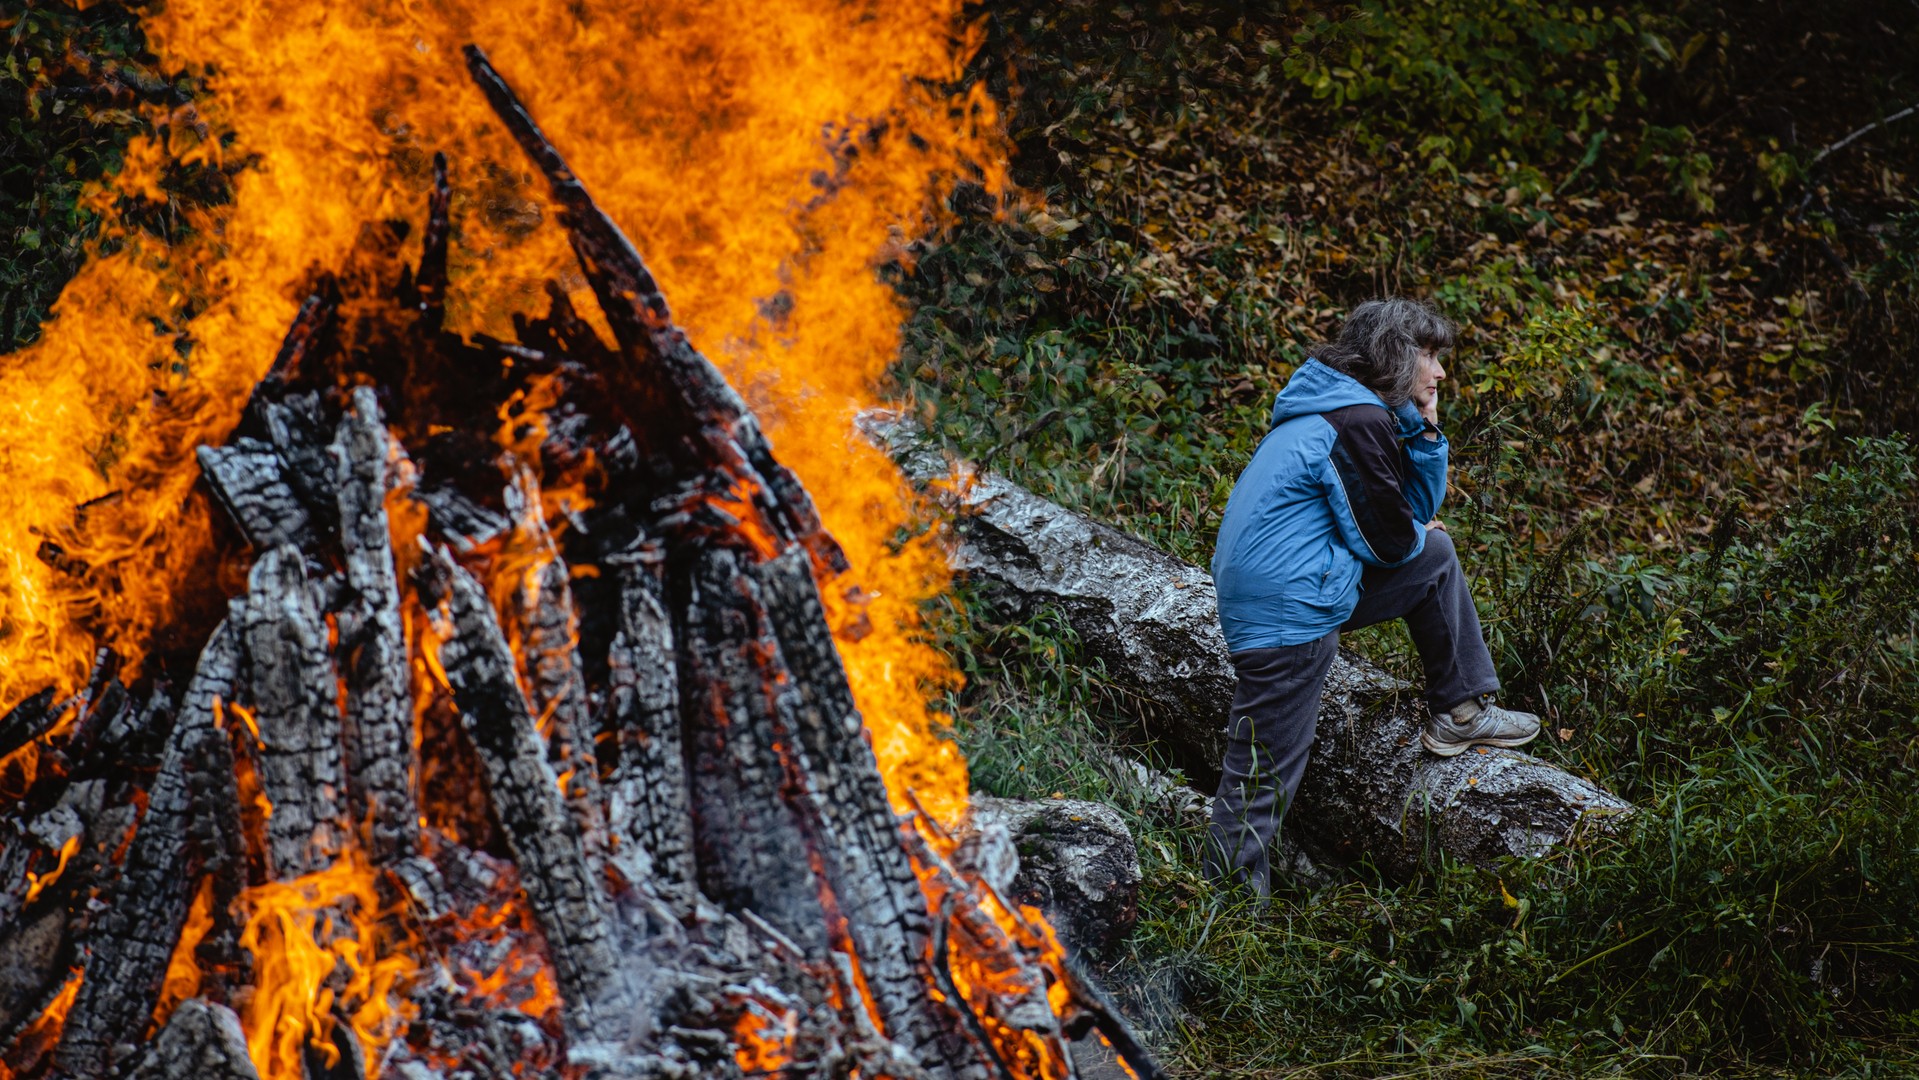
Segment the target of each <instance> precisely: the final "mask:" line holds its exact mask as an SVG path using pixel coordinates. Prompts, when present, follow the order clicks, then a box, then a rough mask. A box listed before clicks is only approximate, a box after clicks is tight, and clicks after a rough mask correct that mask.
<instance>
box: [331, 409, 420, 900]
mask: <svg viewBox="0 0 1919 1080" xmlns="http://www.w3.org/2000/svg"><path fill="white" fill-rule="evenodd" d="M351 405H352V407H351V408H350V409H348V410H347V412H346V414H345V415H344V416H342V417H341V419H340V427H339V431H338V433H337V434H336V435H335V437H334V440H333V445H332V449H331V453H332V456H333V469H334V476H335V478H336V483H337V494H338V506H339V513H340V546H341V550H342V551H343V553H344V555H345V559H346V580H347V586H348V590H349V592H350V593H351V599H350V600H349V601H348V602H347V603H346V604H345V605H344V606H343V607H342V608H341V609H340V611H339V613H338V615H337V619H338V623H339V635H340V639H339V661H340V671H341V674H342V675H343V676H344V677H345V679H346V699H347V724H346V735H347V740H346V748H347V764H348V771H347V785H348V786H347V794H348V805H349V806H350V808H351V810H352V820H354V821H356V822H366V823H367V831H368V836H367V850H368V853H369V854H371V855H372V856H373V860H374V862H375V863H376V864H377V863H386V862H391V861H394V860H396V859H401V858H405V857H407V856H409V855H412V854H414V852H415V851H416V850H417V848H418V844H419V837H418V831H419V824H418V822H419V810H418V808H417V807H416V805H415V803H414V799H413V782H412V773H413V764H414V763H413V696H412V692H411V688H410V683H409V678H410V672H409V670H408V664H407V653H406V630H405V627H404V626H403V624H402V622H401V616H400V586H399V578H398V575H397V571H396V570H395V568H394V563H393V541H392V532H391V529H390V526H389V523H388V519H387V511H386V498H387V492H388V490H389V488H390V487H391V486H392V477H391V475H390V473H391V468H390V459H391V457H392V456H393V455H394V453H395V450H394V447H393V445H392V442H391V440H390V439H389V438H388V436H387V430H386V425H385V424H384V423H383V422H382V420H381V417H380V406H379V403H378V401H377V400H376V399H375V397H374V393H373V390H372V388H371V387H365V386H362V387H359V388H357V389H355V390H354V391H353V397H352V402H351Z"/></svg>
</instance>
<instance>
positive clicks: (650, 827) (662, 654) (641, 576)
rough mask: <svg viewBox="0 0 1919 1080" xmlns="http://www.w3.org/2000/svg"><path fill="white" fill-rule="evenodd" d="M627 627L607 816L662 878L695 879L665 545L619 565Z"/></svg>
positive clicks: (613, 651)
mask: <svg viewBox="0 0 1919 1080" xmlns="http://www.w3.org/2000/svg"><path fill="white" fill-rule="evenodd" d="M616 572H617V573H618V575H619V583H620V593H619V596H620V601H619V602H620V612H619V631H618V633H617V634H616V635H615V636H614V639H613V643H612V645H611V646H610V647H609V649H608V653H607V666H608V674H607V682H608V688H607V702H606V719H605V720H604V721H603V724H602V727H603V733H604V737H605V738H606V740H607V743H606V746H607V749H608V753H609V755H610V756H611V757H612V759H613V760H612V761H611V767H610V768H608V769H607V782H606V799H607V820H608V823H609V828H610V830H611V832H612V835H613V837H614V838H615V839H616V841H617V842H618V843H620V844H622V845H627V846H638V847H640V848H642V849H643V850H644V851H645V852H646V853H647V855H648V856H649V857H650V861H651V863H652V871H653V877H654V880H655V881H656V882H658V883H660V884H661V885H662V886H664V887H666V888H668V889H672V888H676V887H681V886H689V887H690V886H691V885H692V884H693V881H694V870H693V810H692V805H691V803H690V802H689V795H688V791H687V778H686V761H685V758H684V757H683V756H682V752H681V748H682V741H681V737H680V690H679V673H678V666H677V663H676V662H675V660H674V638H673V620H672V617H671V616H669V615H668V614H667V611H666V605H665V596H664V590H665V584H664V582H663V581H662V580H661V578H660V573H659V556H658V551H657V548H654V547H651V546H644V545H643V546H640V547H638V548H636V550H634V551H633V552H631V553H629V554H627V555H625V556H622V557H621V558H620V561H619V563H618V564H617V565H616Z"/></svg>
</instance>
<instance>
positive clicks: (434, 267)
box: [401, 153, 453, 334]
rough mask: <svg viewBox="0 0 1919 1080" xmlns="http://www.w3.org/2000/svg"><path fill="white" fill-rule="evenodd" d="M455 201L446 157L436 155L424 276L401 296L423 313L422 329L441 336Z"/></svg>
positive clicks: (424, 248)
mask: <svg viewBox="0 0 1919 1080" xmlns="http://www.w3.org/2000/svg"><path fill="white" fill-rule="evenodd" d="M452 201H453V193H452V189H451V188H449V187H448V186H447V182H446V155H445V154H440V153H436V154H434V155H433V194H432V195H431V196H430V197H429V198H428V200H427V214H426V232H425V233H423V234H422V235H421V237H420V272H419V275H418V276H417V277H415V278H413V280H412V282H411V283H410V284H411V287H410V289H409V288H408V287H407V286H405V285H403V286H402V288H401V294H402V296H403V297H405V298H406V299H408V300H410V301H411V302H412V304H413V306H414V308H415V310H417V311H418V312H419V313H420V324H419V325H420V329H421V330H422V331H423V332H425V333H428V334H437V333H439V331H440V325H441V324H442V323H444V322H445V321H446V255H447V242H448V239H449V235H450V233H451V232H452V222H451V221H450V220H449V218H448V214H447V211H448V209H449V208H450V207H451V205H452Z"/></svg>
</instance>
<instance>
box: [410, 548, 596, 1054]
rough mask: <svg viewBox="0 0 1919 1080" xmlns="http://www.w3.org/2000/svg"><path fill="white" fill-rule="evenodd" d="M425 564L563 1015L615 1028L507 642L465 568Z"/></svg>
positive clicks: (583, 897) (448, 660)
mask: <svg viewBox="0 0 1919 1080" xmlns="http://www.w3.org/2000/svg"><path fill="white" fill-rule="evenodd" d="M426 568H427V570H428V572H429V574H430V577H429V578H428V583H429V584H428V588H429V589H430V599H432V600H433V601H434V603H433V604H432V605H431V607H430V608H429V610H430V611H434V612H441V614H440V615H439V617H438V619H437V622H438V623H439V625H438V627H437V628H436V633H437V634H438V635H439V636H440V638H441V643H440V647H439V660H440V666H441V670H443V671H445V672H446V679H447V682H448V684H450V685H451V687H452V689H453V697H454V700H455V701H457V702H458V703H459V706H460V718H461V720H462V722H463V723H464V725H465V727H466V731H467V734H468V735H470V736H471V737H472V739H473V746H474V748H475V749H476V750H478V751H479V753H480V760H481V761H482V762H483V763H484V764H485V766H486V783H487V792H488V797H489V798H490V800H491V801H492V804H493V809H494V812H495V813H496V814H498V815H499V819H500V825H501V827H502V828H504V829H505V830H506V836H507V842H508V843H509V844H511V845H512V848H513V859H514V862H515V863H516V864H517V865H518V866H519V867H520V881H521V883H522V884H523V885H524V886H525V888H526V892H527V902H528V904H529V905H531V907H532V908H533V912H534V916H535V917H536V918H537V919H538V920H539V922H540V929H541V931H542V932H543V933H544V934H545V935H546V941H547V949H548V953H549V955H550V956H551V958H552V960H553V969H554V975H555V977H556V978H557V979H558V981H559V984H560V995H561V997H562V998H564V999H565V1001H566V1003H567V1007H568V1012H569V1017H568V1018H569V1020H570V1021H571V1023H572V1026H573V1027H574V1028H575V1029H576V1030H578V1031H579V1032H581V1033H582V1034H586V1035H590V1036H593V1037H600V1038H612V1037H617V1036H619V1035H620V1034H623V1030H622V1029H623V1026H624V1024H623V1022H624V1021H625V1020H626V1019H627V1017H626V1016H625V1014H626V1013H627V1012H629V1011H630V1010H631V1008H632V1002H631V1001H630V1000H629V997H628V994H627V992H626V988H625V986H624V980H623V978H622V974H621V970H620V959H619V955H618V949H617V945H616V941H615V937H614V925H613V916H612V912H611V910H610V905H609V903H608V901H607V897H606V895H605V893H604V892H603V891H602V890H601V888H600V884H599V881H598V880H597V879H596V877H595V875H594V874H593V872H592V870H591V868H589V866H588V865H587V861H586V854H585V852H584V850H583V848H582V845H581V841H580V836H579V833H578V831H577V826H576V825H575V823H574V822H573V821H572V820H571V819H570V818H569V817H568V816H567V813H566V810H565V808H564V806H563V804H562V802H561V797H560V789H559V778H558V777H557V776H556V775H555V774H554V772H553V768H552V766H550V765H549V764H548V763H547V760H546V747H545V746H544V745H543V744H542V742H541V739H540V736H539V732H538V731H537V730H536V729H535V728H534V724H533V716H532V713H531V711H530V709H529V708H528V705H527V700H526V696H525V694H524V692H523V691H522V690H521V689H520V684H519V682H518V680H517V678H516V677H515V674H514V661H513V652H512V650H511V649H509V648H508V647H507V643H506V635H505V634H504V633H502V632H501V630H500V626H499V623H498V622H497V621H496V616H495V614H494V611H493V606H492V605H491V604H490V603H488V601H487V598H486V590H485V589H484V588H483V587H482V586H481V585H480V583H479V582H478V581H476V580H474V578H473V575H471V574H469V573H467V571H466V570H465V569H463V568H462V567H460V566H459V564H457V563H455V562H454V561H453V557H452V555H451V554H449V553H448V552H447V550H446V549H445V548H440V549H438V550H434V551H430V552H428V554H427V562H426ZM442 605H443V606H442Z"/></svg>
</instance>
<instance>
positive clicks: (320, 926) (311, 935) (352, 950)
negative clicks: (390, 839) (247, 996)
mask: <svg viewBox="0 0 1919 1080" xmlns="http://www.w3.org/2000/svg"><path fill="white" fill-rule="evenodd" d="M240 905H241V907H242V909H243V910H244V911H245V912H246V914H247V926H246V930H245V931H243V932H242V933H241V935H240V944H241V945H243V946H245V947H246V949H247V951H248V952H250V953H252V954H253V966H254V974H255V989H254V992H253V997H252V999H251V1000H250V1001H248V1003H247V1006H246V1009H245V1012H244V1015H243V1016H242V1020H244V1021H245V1024H244V1026H245V1028H246V1031H247V1050H248V1054H249V1056H251V1057H252V1059H253V1065H254V1068H256V1069H258V1070H259V1072H260V1076H261V1077H262V1078H263V1080H300V1078H301V1077H303V1076H305V1065H304V1062H303V1056H302V1050H301V1047H302V1044H307V1043H310V1044H312V1045H313V1046H315V1047H316V1048H318V1049H319V1050H320V1052H321V1053H322V1054H324V1055H326V1057H327V1060H328V1061H329V1062H331V1061H333V1060H335V1058H334V1055H336V1054H337V1053H338V1051H337V1050H335V1049H334V1044H333V1042H332V1039H331V1035H332V1031H333V1023H334V1011H335V1009H336V1007H337V1008H338V1010H339V1011H340V1012H342V1013H344V1014H345V1016H346V1018H347V1022H348V1024H349V1026H351V1027H352V1029H353V1034H354V1035H355V1036H357V1037H358V1040H359V1044H360V1048H361V1051H362V1053H363V1054H364V1056H365V1058H366V1061H365V1069H366V1075H369V1076H372V1075H376V1073H375V1069H374V1063H375V1062H376V1061H378V1060H379V1057H380V1051H381V1050H382V1049H383V1048H384V1047H385V1046H386V1044H387V1042H388V1041H389V1040H390V1039H392V1038H393V1036H394V1035H395V1034H397V1033H398V1032H399V1031H400V1030H401V1029H402V1028H403V1027H404V1026H405V1024H406V1022H407V1021H408V1020H409V1019H411V1018H412V1015H413V1012H414V1008H413V1006H412V1005H411V1004H410V1003H408V1002H407V1001H406V999H405V998H404V996H403V993H402V992H403V991H404V989H405V987H406V984H407V982H408V980H410V979H411V978H412V976H413V975H414V973H415V972H416V971H417V970H418V964H417V963H416V961H415V960H414V958H413V954H414V953H415V952H417V951H419V945H420V943H419V941H418V939H417V938H416V937H414V936H413V935H411V934H410V933H408V934H406V935H404V936H403V937H401V938H400V940H395V938H396V934H395V932H394V929H393V928H394V927H395V926H396V925H399V924H398V922H397V919H398V915H399V913H398V912H397V911H394V910H388V909H387V908H385V907H383V905H382V904H381V901H380V897H379V892H378V887H377V878H376V877H375V874H374V872H373V870H372V868H371V867H370V866H369V865H368V864H367V862H366V857H365V855H363V854H362V853H361V852H360V851H359V850H358V849H355V848H350V849H348V850H347V852H346V853H345V854H343V855H342V856H341V857H340V859H339V860H338V861H337V862H335V863H334V864H333V865H332V866H330V867H327V868H326V869H325V870H316V871H314V872H313V873H310V874H306V875H303V876H301V877H298V878H294V879H293V880H290V881H276V882H271V883H268V884H265V885H257V886H254V887H252V888H250V889H248V890H246V891H245V892H244V893H242V894H241V895H240Z"/></svg>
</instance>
